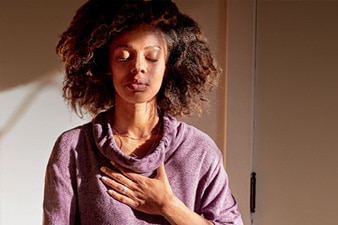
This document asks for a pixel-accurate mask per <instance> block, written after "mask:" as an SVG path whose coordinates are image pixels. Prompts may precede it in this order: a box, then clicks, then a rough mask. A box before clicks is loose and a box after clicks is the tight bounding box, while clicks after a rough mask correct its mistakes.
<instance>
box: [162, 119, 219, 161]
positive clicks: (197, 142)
mask: <svg viewBox="0 0 338 225" xmlns="http://www.w3.org/2000/svg"><path fill="white" fill-rule="evenodd" d="M166 120H167V121H165V125H166V124H167V128H165V129H167V130H169V132H168V131H167V132H166V130H165V131H164V133H165V134H164V136H165V138H166V139H168V140H170V146H171V147H172V148H174V149H178V150H179V151H180V152H181V153H183V154H184V153H186V154H189V155H190V156H193V155H195V156H199V157H203V158H204V160H208V161H210V162H211V161H214V162H215V161H218V162H220V161H222V158H223V156H222V153H221V150H220V149H219V148H218V146H217V145H216V143H215V142H214V140H213V139H212V138H211V137H210V136H209V135H208V134H207V133H205V132H204V131H202V130H200V129H198V128H196V127H195V126H193V125H190V124H187V123H186V122H183V121H179V120H177V119H176V118H173V117H167V118H166ZM168 127H169V128H168Z"/></svg>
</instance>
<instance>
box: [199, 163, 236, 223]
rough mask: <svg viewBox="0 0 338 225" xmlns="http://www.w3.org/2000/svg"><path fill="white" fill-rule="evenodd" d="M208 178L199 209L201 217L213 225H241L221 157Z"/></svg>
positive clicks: (214, 164) (211, 169)
mask: <svg viewBox="0 0 338 225" xmlns="http://www.w3.org/2000/svg"><path fill="white" fill-rule="evenodd" d="M208 177H209V178H208V180H209V182H207V186H206V189H205V192H204V195H203V204H202V209H201V210H202V213H203V216H204V217H205V218H206V219H208V220H209V221H211V222H213V224H215V225H230V224H231V225H243V221H242V218H241V215H240V212H239V210H238V205H237V202H236V200H235V198H234V196H233V195H232V193H231V190H230V188H229V180H228V176H227V174H226V171H225V169H224V166H223V163H222V160H221V157H219V160H215V161H214V163H213V165H212V168H210V170H209V175H208Z"/></svg>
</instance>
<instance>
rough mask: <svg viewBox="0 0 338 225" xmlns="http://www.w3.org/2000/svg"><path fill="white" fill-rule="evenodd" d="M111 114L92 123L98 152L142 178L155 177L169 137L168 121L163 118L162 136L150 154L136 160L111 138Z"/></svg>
mask: <svg viewBox="0 0 338 225" xmlns="http://www.w3.org/2000/svg"><path fill="white" fill-rule="evenodd" d="M113 113H114V110H113V109H110V110H108V111H106V112H102V113H100V114H99V115H97V116H96V117H95V118H94V119H93V121H92V124H93V136H94V140H95V143H96V146H97V148H98V150H99V151H100V152H101V154H102V155H103V156H104V157H106V158H107V159H108V160H110V161H114V162H115V163H117V164H119V165H120V166H122V167H124V168H127V169H129V170H132V171H134V172H136V173H139V174H142V175H144V176H153V175H155V172H156V169H157V168H158V167H159V166H160V164H161V163H162V162H164V160H165V155H166V150H165V149H166V146H167V143H168V137H170V135H169V134H170V133H171V132H170V131H169V130H170V119H169V118H168V117H167V116H163V123H162V125H163V136H162V138H161V140H160V141H159V142H158V145H157V146H156V147H155V148H154V150H153V151H152V152H149V153H148V154H147V155H146V156H145V157H143V158H136V157H132V156H129V155H127V154H125V153H123V152H122V151H121V150H120V149H119V147H118V146H117V144H116V142H115V140H114V136H113V130H112V125H113V120H112V119H113Z"/></svg>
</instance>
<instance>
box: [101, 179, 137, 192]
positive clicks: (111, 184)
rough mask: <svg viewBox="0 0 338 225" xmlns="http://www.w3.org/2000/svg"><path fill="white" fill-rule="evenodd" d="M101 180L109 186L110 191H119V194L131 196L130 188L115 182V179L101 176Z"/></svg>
mask: <svg viewBox="0 0 338 225" xmlns="http://www.w3.org/2000/svg"><path fill="white" fill-rule="evenodd" d="M101 180H102V182H103V183H104V184H106V185H107V186H108V187H110V188H111V189H110V191H111V190H113V191H114V192H117V193H119V194H121V195H125V196H131V195H132V192H131V190H130V189H129V188H128V187H127V186H126V185H124V184H121V183H119V182H116V181H115V180H113V179H110V178H108V177H106V176H103V177H102V178H101Z"/></svg>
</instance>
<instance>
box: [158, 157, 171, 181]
mask: <svg viewBox="0 0 338 225" xmlns="http://www.w3.org/2000/svg"><path fill="white" fill-rule="evenodd" d="M156 178H157V179H159V180H162V181H166V182H168V177H167V173H166V172H165V167H164V163H163V162H162V163H161V165H160V166H159V167H158V168H157V175H156Z"/></svg>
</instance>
